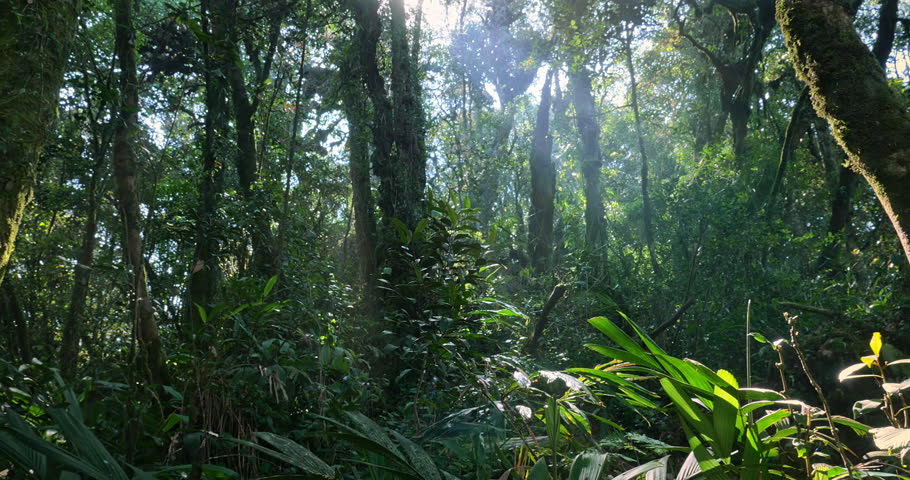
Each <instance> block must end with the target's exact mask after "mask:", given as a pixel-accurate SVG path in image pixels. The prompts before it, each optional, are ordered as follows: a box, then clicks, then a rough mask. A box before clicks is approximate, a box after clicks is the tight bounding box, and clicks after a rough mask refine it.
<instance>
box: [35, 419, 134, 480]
mask: <svg viewBox="0 0 910 480" xmlns="http://www.w3.org/2000/svg"><path fill="white" fill-rule="evenodd" d="M48 413H49V414H50V416H51V418H53V419H54V421H55V422H56V423H57V425H58V426H59V427H60V430H61V431H62V432H63V436H64V437H65V438H66V439H67V441H68V442H69V443H70V444H72V445H73V446H74V447H75V448H76V451H77V452H79V455H80V457H81V458H82V459H83V460H85V461H86V462H88V463H90V464H91V465H92V466H93V467H95V468H97V469H98V470H100V471H102V472H104V473H105V478H110V479H113V480H127V478H128V477H127V475H126V472H124V471H123V469H122V468H120V464H119V463H117V460H116V459H114V457H113V455H111V453H110V452H109V451H108V450H107V448H105V447H104V445H102V444H101V441H100V440H98V437H96V436H95V435H94V434H93V433H92V432H91V431H90V430H89V429H88V427H86V426H85V425H84V424H83V423H82V422H81V421H79V420H78V419H76V418H75V417H74V416H73V415H72V414H71V413H70V412H68V411H65V410H60V409H56V408H51V409H49V410H48Z"/></svg>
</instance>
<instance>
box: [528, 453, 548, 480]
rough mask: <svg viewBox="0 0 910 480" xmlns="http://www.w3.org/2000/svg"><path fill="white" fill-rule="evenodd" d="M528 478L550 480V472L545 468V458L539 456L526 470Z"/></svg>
mask: <svg viewBox="0 0 910 480" xmlns="http://www.w3.org/2000/svg"><path fill="white" fill-rule="evenodd" d="M528 480H550V472H549V471H548V470H547V459H546V458H544V457H540V458H538V459H537V462H536V463H535V464H534V466H533V467H531V471H530V472H528Z"/></svg>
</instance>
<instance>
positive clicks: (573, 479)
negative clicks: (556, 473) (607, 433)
mask: <svg viewBox="0 0 910 480" xmlns="http://www.w3.org/2000/svg"><path fill="white" fill-rule="evenodd" d="M606 461H607V454H606V453H598V452H582V453H580V454H578V456H576V457H575V459H574V460H572V467H571V468H570V469H569V480H598V479H599V478H600V473H601V472H602V471H603V469H604V463H605V462H606Z"/></svg>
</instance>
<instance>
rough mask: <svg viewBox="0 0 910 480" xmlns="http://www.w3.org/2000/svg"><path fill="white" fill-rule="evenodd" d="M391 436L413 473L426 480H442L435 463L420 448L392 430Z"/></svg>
mask: <svg viewBox="0 0 910 480" xmlns="http://www.w3.org/2000/svg"><path fill="white" fill-rule="evenodd" d="M391 434H392V436H393V437H395V440H397V441H398V445H401V449H402V450H404V454H405V455H407V457H408V460H409V461H410V463H409V466H410V467H411V469H412V470H414V472H415V473H417V474H418V475H419V476H420V477H422V478H424V479H426V480H442V475H441V474H440V473H439V469H438V468H437V467H436V463H435V462H433V459H432V458H431V457H430V455H429V454H427V452H425V451H424V450H423V449H422V448H420V446H418V445H417V444H416V443H414V442H412V441H411V440H410V439H408V438H406V437H405V436H404V435H402V434H400V433H398V432H396V431H394V430H392V431H391Z"/></svg>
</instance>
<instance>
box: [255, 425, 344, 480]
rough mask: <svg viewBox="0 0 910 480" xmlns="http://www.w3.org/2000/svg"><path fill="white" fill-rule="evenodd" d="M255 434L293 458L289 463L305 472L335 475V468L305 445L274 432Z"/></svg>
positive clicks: (328, 475) (322, 475)
mask: <svg viewBox="0 0 910 480" xmlns="http://www.w3.org/2000/svg"><path fill="white" fill-rule="evenodd" d="M255 435H256V436H257V437H259V438H261V439H262V440H265V441H266V442H268V443H269V444H271V445H272V446H273V447H275V448H276V449H278V450H279V451H280V452H281V453H283V454H284V455H285V456H286V457H287V458H288V459H290V460H292V461H289V462H288V463H289V464H291V465H293V466H295V467H297V468H299V469H301V470H303V471H304V472H307V473H309V474H312V475H318V476H321V477H326V478H332V477H334V476H335V470H333V469H332V467H330V466H329V465H328V464H327V463H325V462H323V461H322V459H320V458H319V457H317V456H316V455H315V454H313V452H311V451H310V450H309V449H307V448H306V447H304V446H303V445H300V444H298V443H297V442H294V441H293V440H290V439H288V438H285V437H282V436H280V435H275V434H274V433H269V432H256V433H255ZM285 461H287V460H285Z"/></svg>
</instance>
